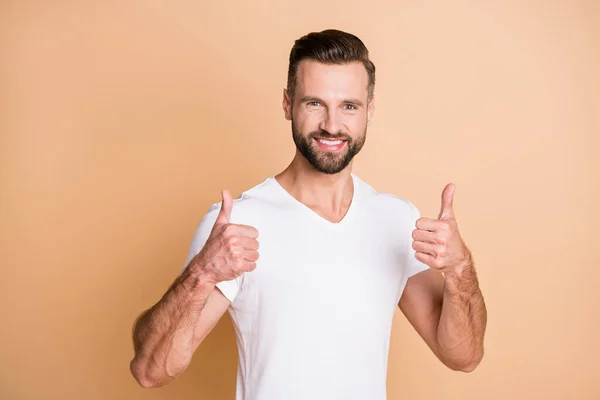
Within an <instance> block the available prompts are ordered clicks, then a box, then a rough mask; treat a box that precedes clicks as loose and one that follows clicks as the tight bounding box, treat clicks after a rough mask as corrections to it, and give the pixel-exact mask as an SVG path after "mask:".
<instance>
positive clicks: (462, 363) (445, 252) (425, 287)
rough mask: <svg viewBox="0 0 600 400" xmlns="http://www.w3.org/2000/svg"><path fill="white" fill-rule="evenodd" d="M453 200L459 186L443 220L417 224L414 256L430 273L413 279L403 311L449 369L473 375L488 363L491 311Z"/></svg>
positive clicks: (446, 196) (448, 198) (445, 197)
mask: <svg viewBox="0 0 600 400" xmlns="http://www.w3.org/2000/svg"><path fill="white" fill-rule="evenodd" d="M453 196H454V185H452V184H450V185H447V186H446V188H445V189H444V191H443V193H442V209H441V211H440V214H439V216H438V218H437V219H431V218H418V219H417V221H416V229H415V230H414V231H413V233H412V237H413V239H414V240H413V244H412V248H413V249H414V251H415V253H414V256H415V258H416V259H417V260H418V261H420V262H421V263H423V264H426V265H428V266H429V267H430V269H428V270H425V271H423V272H420V273H418V274H416V275H414V276H412V277H410V278H409V279H408V282H407V284H406V287H405V289H404V293H403V294H402V297H401V299H400V303H399V307H400V309H401V310H402V312H403V313H404V315H405V316H406V317H407V319H408V320H409V322H410V323H411V324H412V325H413V327H414V328H415V329H416V330H417V332H418V333H419V335H421V337H422V338H423V339H424V340H425V342H426V343H427V345H428V346H429V347H430V348H431V350H432V351H433V352H434V354H435V355H436V356H437V357H438V358H439V359H440V360H441V361H442V362H443V363H444V364H445V365H446V366H448V367H449V368H452V369H454V370H460V371H465V372H470V371H473V370H474V369H475V368H476V367H477V365H479V363H480V361H481V359H482V358H483V339H484V335H485V329H486V324H487V311H486V307H485V302H484V300H483V295H482V293H481V290H480V288H479V283H478V280H477V273H476V271H475V267H474V265H473V259H472V257H471V252H470V251H469V249H468V248H467V246H466V244H465V243H464V241H463V240H462V238H461V236H460V233H459V231H458V224H457V222H456V218H455V216H454V210H453V205H452V203H453Z"/></svg>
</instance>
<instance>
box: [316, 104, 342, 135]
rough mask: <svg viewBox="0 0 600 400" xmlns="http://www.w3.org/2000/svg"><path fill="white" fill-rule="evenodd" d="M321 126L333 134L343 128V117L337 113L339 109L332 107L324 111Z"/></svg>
mask: <svg viewBox="0 0 600 400" xmlns="http://www.w3.org/2000/svg"><path fill="white" fill-rule="evenodd" d="M319 128H321V130H324V131H326V132H329V133H330V134H332V135H335V134H337V133H338V132H340V131H341V130H342V118H341V117H340V116H339V115H337V110H336V109H335V108H330V109H328V110H327V111H326V112H325V113H323V120H322V121H321V124H320V125H319Z"/></svg>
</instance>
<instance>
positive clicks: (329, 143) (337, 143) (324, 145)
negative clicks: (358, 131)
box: [314, 138, 347, 152]
mask: <svg viewBox="0 0 600 400" xmlns="http://www.w3.org/2000/svg"><path fill="white" fill-rule="evenodd" d="M314 140H315V142H317V145H318V146H319V148H320V149H321V150H323V151H329V152H337V151H340V150H342V149H343V148H344V146H345V145H346V143H347V140H346V139H320V138H314Z"/></svg>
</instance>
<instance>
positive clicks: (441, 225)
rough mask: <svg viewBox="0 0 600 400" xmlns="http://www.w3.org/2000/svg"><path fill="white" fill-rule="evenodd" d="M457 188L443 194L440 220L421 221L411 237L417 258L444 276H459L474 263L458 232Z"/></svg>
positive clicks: (449, 188)
mask: <svg viewBox="0 0 600 400" xmlns="http://www.w3.org/2000/svg"><path fill="white" fill-rule="evenodd" d="M454 189H455V187H454V185H453V184H451V183H450V184H448V185H446V187H445V188H444V191H443V192H442V208H441V211H440V214H439V216H438V218H437V219H432V218H419V219H418V220H417V223H416V228H417V229H415V230H414V231H413V233H412V237H413V239H414V241H413V244H412V247H413V249H415V251H416V253H415V258H416V259H417V260H419V261H421V262H423V263H425V264H427V265H428V266H429V267H431V268H434V269H437V270H438V271H440V272H443V273H459V274H460V272H461V270H462V269H463V268H464V267H465V266H467V265H468V264H469V263H470V262H471V252H470V251H469V249H468V248H467V246H466V245H465V243H464V241H463V240H462V238H461V236H460V233H459V232H458V224H457V223H456V219H455V217H454V209H453V206H452V202H453V199H454Z"/></svg>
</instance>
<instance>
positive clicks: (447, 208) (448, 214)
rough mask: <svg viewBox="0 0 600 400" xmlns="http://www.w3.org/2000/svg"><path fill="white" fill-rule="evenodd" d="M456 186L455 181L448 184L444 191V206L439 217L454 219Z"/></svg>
mask: <svg viewBox="0 0 600 400" xmlns="http://www.w3.org/2000/svg"><path fill="white" fill-rule="evenodd" d="M455 189H456V186H455V185H454V184H453V183H449V184H447V185H446V187H445V188H444V190H443V191H442V208H441V209H440V215H439V216H438V219H453V218H454V205H453V203H454V190H455Z"/></svg>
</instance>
